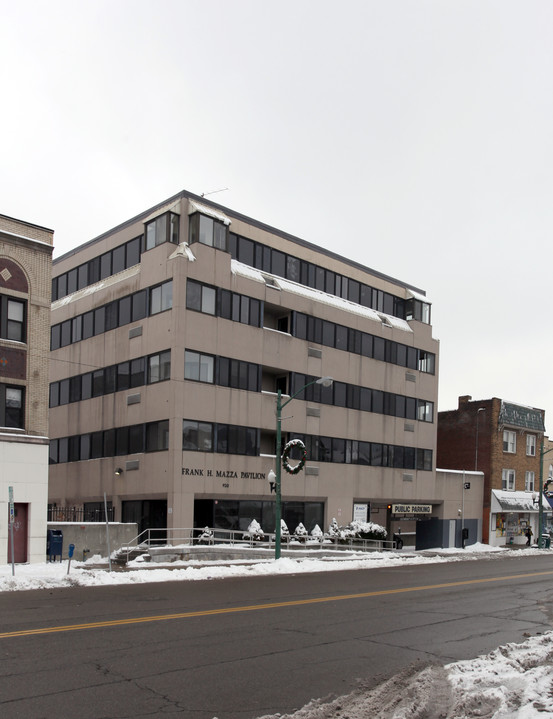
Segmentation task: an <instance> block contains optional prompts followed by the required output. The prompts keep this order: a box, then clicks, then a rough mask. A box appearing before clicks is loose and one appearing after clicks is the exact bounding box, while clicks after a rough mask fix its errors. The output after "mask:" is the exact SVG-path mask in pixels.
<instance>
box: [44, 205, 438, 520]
mask: <svg viewBox="0 0 553 719" xmlns="http://www.w3.org/2000/svg"><path fill="white" fill-rule="evenodd" d="M53 274H54V279H53V305H52V327H51V360H52V361H51V384H50V408H51V410H50V422H51V436H52V438H53V439H52V441H51V446H50V490H49V500H50V503H51V504H56V505H58V506H63V505H79V506H81V505H82V506H84V509H85V511H87V512H88V510H95V509H96V508H98V507H99V506H101V505H100V503H101V502H102V498H103V495H104V492H105V493H106V496H107V498H108V499H109V501H110V503H111V504H112V506H113V508H114V512H115V518H116V519H120V520H122V521H137V522H138V524H139V526H140V528H144V527H148V526H150V527H152V526H169V527H175V528H177V527H179V528H184V527H192V526H195V527H203V526H206V525H208V526H215V527H221V528H223V527H230V528H233V527H235V528H245V527H246V526H247V524H249V522H250V521H251V520H252V519H254V518H255V519H257V520H258V521H259V522H260V524H261V526H262V527H263V528H264V529H265V531H273V529H274V495H272V494H271V486H270V483H269V481H268V474H269V471H270V470H271V469H272V468H274V466H275V440H276V417H275V405H276V393H277V391H278V390H279V389H280V390H281V391H282V392H283V393H287V394H288V395H292V394H294V393H295V392H297V391H298V390H300V389H301V388H302V387H303V386H304V385H306V384H308V383H310V382H311V381H312V380H314V379H316V378H318V377H322V376H330V377H332V378H333V379H334V382H333V384H332V386H331V387H328V388H325V387H322V386H320V385H317V384H315V385H311V386H310V387H309V388H308V389H307V390H305V391H304V392H302V393H300V394H299V396H298V397H297V398H296V399H294V400H293V401H292V402H290V404H288V405H287V407H286V410H285V412H284V416H283V419H282V430H283V437H284V440H289V439H291V438H300V439H302V440H303V441H304V443H305V445H306V447H307V462H306V465H305V468H304V470H303V471H302V472H301V473H300V474H297V475H291V474H287V473H286V472H283V480H282V496H283V515H284V519H285V520H286V522H287V524H288V525H289V528H290V530H291V531H293V530H294V529H295V527H296V525H297V524H298V523H299V522H300V521H301V522H303V523H304V525H305V526H306V527H307V528H308V529H311V528H312V527H314V525H315V524H319V526H321V528H323V529H324V528H326V526H327V525H328V523H329V522H330V521H331V520H332V518H333V517H335V518H336V519H337V520H338V522H339V523H340V524H345V523H347V522H349V521H350V520H351V519H352V512H353V507H354V504H355V505H356V512H357V513H358V515H357V516H366V518H367V519H369V518H372V519H373V520H374V521H377V522H379V523H380V524H386V518H387V514H386V513H387V506H388V504H391V503H393V502H395V501H406V500H408V501H409V502H416V501H421V502H422V501H424V502H429V501H431V500H432V498H433V496H434V495H435V448H436V424H435V407H436V401H437V392H438V377H437V370H438V342H437V341H436V340H434V339H433V337H432V327H431V324H430V304H429V303H428V301H427V300H426V298H425V295H424V293H423V292H422V291H421V290H419V289H416V288H415V287H412V286H410V285H406V284H405V283H403V282H400V281H399V280H396V279H393V278H391V277H387V276H385V275H383V274H381V273H379V272H376V271H374V270H371V269H369V268H367V267H364V266H362V265H360V264H358V263H356V262H353V261H351V260H348V259H346V258H343V257H340V256H339V255H338V254H336V253H334V252H330V251H327V250H324V249H322V248H320V247H317V246H316V245H313V244H310V243H309V242H306V241H304V240H301V239H299V238H297V237H293V236H292V235H289V234H287V233H285V232H282V231H280V230H276V229H274V228H272V227H269V226H267V225H265V224H263V223H261V222H258V221H256V220H253V219H251V218H249V217H245V216H243V215H241V214H239V213H237V212H234V211H232V210H230V209H227V208H225V207H222V206H220V205H218V204H215V203H213V202H210V201H208V200H206V199H204V198H201V197H198V196H195V195H192V194H190V193H187V192H183V193H181V194H179V195H176V196H175V197H172V198H171V199H169V200H167V201H166V202H164V203H162V204H160V205H157V206H156V207H154V208H152V209H149V210H147V211H146V212H144V213H142V214H141V215H139V216H137V217H134V218H133V219H131V220H129V221H127V222H125V223H123V224H122V225H119V226H118V227H116V228H114V229H113V230H110V231H109V232H106V233H105V234H103V235H101V236H100V237H97V238H96V239H94V240H91V241H90V242H88V243H86V244H84V245H82V246H80V247H78V248H77V249H75V250H74V251H72V252H69V253H67V254H65V255H64V256H62V257H60V258H59V259H57V260H55V262H54V273H53Z"/></svg>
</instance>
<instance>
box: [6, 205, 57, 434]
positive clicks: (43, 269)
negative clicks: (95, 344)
mask: <svg viewBox="0 0 553 719" xmlns="http://www.w3.org/2000/svg"><path fill="white" fill-rule="evenodd" d="M52 251H53V232H52V230H47V229H45V228H43V227H39V226H36V225H32V224H29V223H26V222H22V221H19V220H15V219H13V218H10V217H6V216H4V215H0V294H3V295H8V296H10V297H14V298H16V299H23V300H26V301H27V317H26V321H27V326H26V338H27V341H26V343H25V345H26V346H24V347H22V346H21V343H20V342H11V341H10V340H6V339H2V340H0V352H3V354H2V356H0V377H1V376H5V377H9V378H11V379H10V381H11V380H12V379H13V380H14V382H13V384H16V385H19V384H21V385H24V386H25V388H26V395H25V429H26V432H27V434H30V435H40V436H43V437H46V436H48V387H49V358H50V352H49V349H50V298H51V289H52V282H51V278H52ZM23 354H26V361H25V360H24V359H23ZM2 359H4V360H5V361H4V363H2ZM9 363H11V364H9ZM2 364H3V365H4V371H2ZM22 366H24V367H25V376H24V377H22V374H23V373H22V369H21V368H22Z"/></svg>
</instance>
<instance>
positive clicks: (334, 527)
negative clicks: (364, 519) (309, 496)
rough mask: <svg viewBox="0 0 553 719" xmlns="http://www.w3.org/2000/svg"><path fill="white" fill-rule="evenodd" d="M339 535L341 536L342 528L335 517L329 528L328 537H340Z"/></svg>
mask: <svg viewBox="0 0 553 719" xmlns="http://www.w3.org/2000/svg"><path fill="white" fill-rule="evenodd" d="M339 535H340V527H339V526H338V522H337V521H336V517H333V518H332V522H331V523H330V526H329V528H328V536H329V537H338V536H339Z"/></svg>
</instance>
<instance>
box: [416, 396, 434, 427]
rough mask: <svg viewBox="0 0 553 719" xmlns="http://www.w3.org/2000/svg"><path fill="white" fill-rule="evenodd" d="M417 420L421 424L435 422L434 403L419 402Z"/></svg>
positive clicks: (420, 400) (421, 400)
mask: <svg viewBox="0 0 553 719" xmlns="http://www.w3.org/2000/svg"><path fill="white" fill-rule="evenodd" d="M417 419H418V420H419V421H420V422H433V421H434V403H433V402H426V401H425V400H423V399H419V400H417Z"/></svg>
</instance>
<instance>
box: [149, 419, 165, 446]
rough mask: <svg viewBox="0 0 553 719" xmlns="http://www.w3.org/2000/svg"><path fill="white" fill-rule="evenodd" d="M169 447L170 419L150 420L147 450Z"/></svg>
mask: <svg viewBox="0 0 553 719" xmlns="http://www.w3.org/2000/svg"><path fill="white" fill-rule="evenodd" d="M166 449H169V420H168V419H164V420H162V421H161V422H149V423H148V424H147V425H146V452H161V451H162V450H166Z"/></svg>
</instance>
